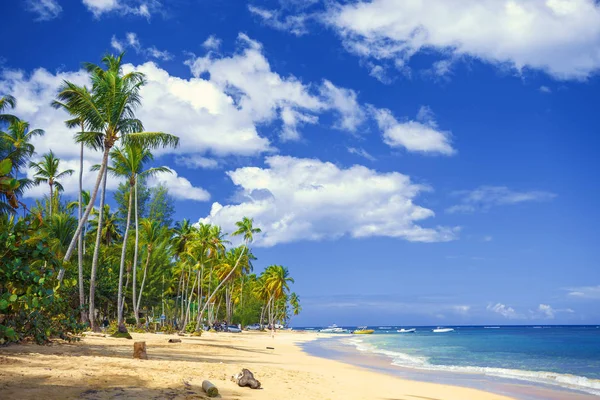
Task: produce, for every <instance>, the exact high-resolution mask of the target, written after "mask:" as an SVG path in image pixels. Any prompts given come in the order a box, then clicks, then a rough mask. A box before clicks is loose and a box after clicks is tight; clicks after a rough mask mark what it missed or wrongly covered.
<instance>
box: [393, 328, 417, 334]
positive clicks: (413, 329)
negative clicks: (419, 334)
mask: <svg viewBox="0 0 600 400" xmlns="http://www.w3.org/2000/svg"><path fill="white" fill-rule="evenodd" d="M416 331H417V329H416V328H410V329H404V328H403V329H398V331H397V332H398V333H412V332H416Z"/></svg>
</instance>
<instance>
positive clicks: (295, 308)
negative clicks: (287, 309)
mask: <svg viewBox="0 0 600 400" xmlns="http://www.w3.org/2000/svg"><path fill="white" fill-rule="evenodd" d="M289 300H290V306H291V307H292V313H293V314H294V315H298V314H300V311H302V306H300V296H298V295H297V294H296V293H295V292H292V293H291V294H290V299H289Z"/></svg>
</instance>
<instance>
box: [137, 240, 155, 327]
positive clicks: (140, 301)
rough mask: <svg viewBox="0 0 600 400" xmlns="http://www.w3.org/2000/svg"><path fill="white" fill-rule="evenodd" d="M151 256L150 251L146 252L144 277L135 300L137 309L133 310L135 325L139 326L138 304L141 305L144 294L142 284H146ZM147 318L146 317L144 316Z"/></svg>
mask: <svg viewBox="0 0 600 400" xmlns="http://www.w3.org/2000/svg"><path fill="white" fill-rule="evenodd" d="M151 256H152V250H148V258H146V265H145V266H144V277H143V278H142V285H141V286H140V294H139V296H138V300H137V307H136V308H135V323H136V324H137V325H139V324H140V316H139V311H140V304H141V303H142V294H143V293H144V283H146V274H147V273H148V264H150V257H151ZM146 318H148V316H146Z"/></svg>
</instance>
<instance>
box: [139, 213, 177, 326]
mask: <svg viewBox="0 0 600 400" xmlns="http://www.w3.org/2000/svg"><path fill="white" fill-rule="evenodd" d="M141 226H142V239H143V243H144V244H145V245H146V263H145V265H144V276H143V278H142V283H141V285H140V293H139V296H138V298H137V301H136V299H135V298H134V302H133V313H134V314H135V321H136V324H137V325H139V324H140V316H139V312H140V304H141V302H142V294H143V293H144V284H145V283H146V276H147V275H148V266H149V265H150V260H151V258H152V252H153V251H154V249H155V248H156V247H158V246H159V245H160V244H161V242H164V241H166V240H168V239H169V230H168V228H166V227H164V226H161V225H160V223H159V222H158V221H151V220H149V219H143V220H142V221H141ZM133 268H134V269H135V268H136V266H135V265H134V266H133ZM132 284H133V287H134V288H135V287H136V286H137V282H136V280H135V279H133V281H132ZM134 293H135V291H134Z"/></svg>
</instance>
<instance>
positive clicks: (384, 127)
mask: <svg viewBox="0 0 600 400" xmlns="http://www.w3.org/2000/svg"><path fill="white" fill-rule="evenodd" d="M370 110H371V113H372V114H373V116H374V117H375V120H376V121H377V125H378V126H379V129H380V130H381V131H382V132H383V141H384V142H385V143H386V144H387V145H388V146H390V147H394V148H404V149H406V150H407V151H414V152H421V153H429V154H436V153H437V154H443V155H452V154H454V153H456V150H454V148H453V147H452V144H451V140H450V133H449V132H445V131H442V130H440V129H439V128H438V126H437V123H436V121H435V119H434V118H433V113H432V112H431V109H429V107H426V106H423V107H421V109H420V110H419V113H418V115H417V119H416V120H410V121H405V122H400V121H398V120H396V118H395V117H394V115H393V114H392V112H391V111H390V110H388V109H385V108H384V109H378V108H375V107H371V108H370Z"/></svg>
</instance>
